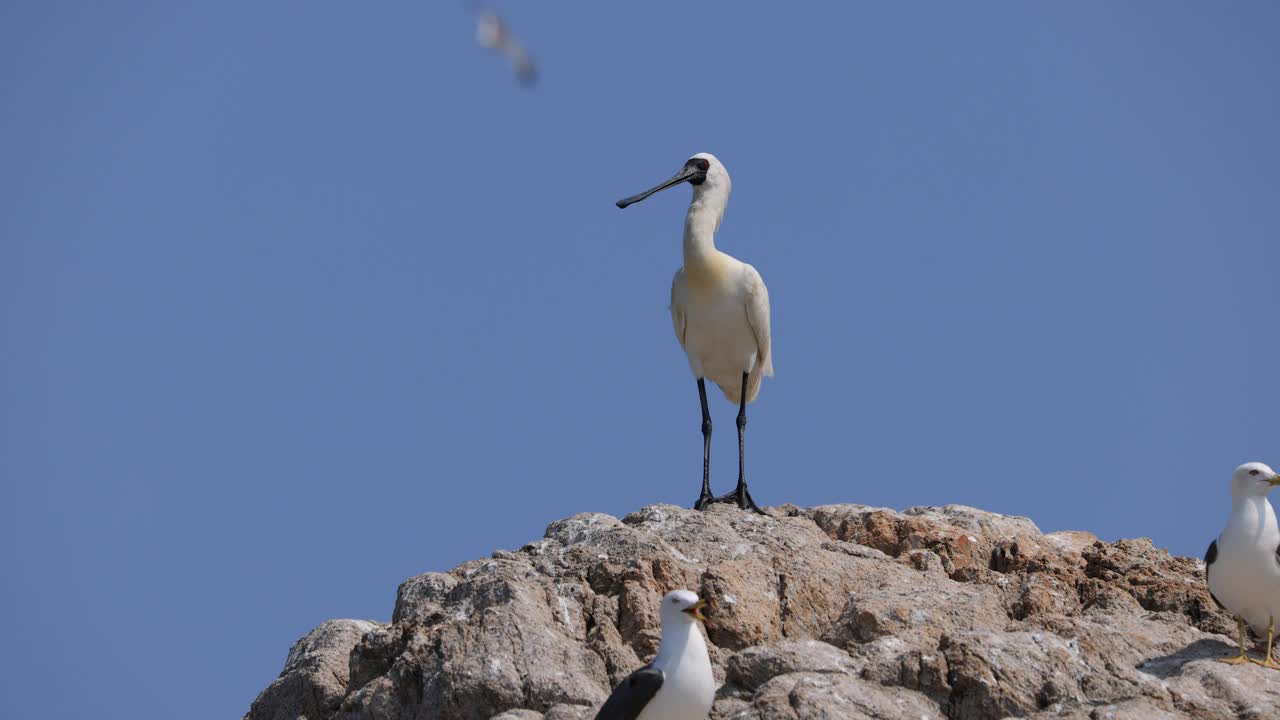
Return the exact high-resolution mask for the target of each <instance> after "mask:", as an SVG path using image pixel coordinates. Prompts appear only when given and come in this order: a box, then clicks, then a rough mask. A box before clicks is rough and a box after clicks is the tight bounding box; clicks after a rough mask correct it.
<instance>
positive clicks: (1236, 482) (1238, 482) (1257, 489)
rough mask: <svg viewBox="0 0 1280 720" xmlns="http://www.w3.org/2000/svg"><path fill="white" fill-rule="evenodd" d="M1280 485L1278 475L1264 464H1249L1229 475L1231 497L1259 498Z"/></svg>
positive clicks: (1279, 476)
mask: <svg viewBox="0 0 1280 720" xmlns="http://www.w3.org/2000/svg"><path fill="white" fill-rule="evenodd" d="M1277 485H1280V475H1277V474H1276V471H1275V470H1272V469H1271V468H1270V467H1268V466H1267V465H1266V464H1264V463H1260V462H1249V463H1245V464H1243V465H1241V466H1240V467H1238V468H1236V471H1235V472H1233V473H1231V497H1250V496H1254V497H1261V496H1264V495H1266V494H1267V493H1269V492H1271V488H1273V487H1275V486H1277Z"/></svg>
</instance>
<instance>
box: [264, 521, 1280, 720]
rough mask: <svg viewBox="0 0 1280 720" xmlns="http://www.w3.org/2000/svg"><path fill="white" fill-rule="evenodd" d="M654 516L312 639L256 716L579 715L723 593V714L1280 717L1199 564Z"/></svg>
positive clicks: (314, 719) (721, 718) (425, 718)
mask: <svg viewBox="0 0 1280 720" xmlns="http://www.w3.org/2000/svg"><path fill="white" fill-rule="evenodd" d="M770 512H771V513H772V514H771V516H770V517H760V516H757V515H752V514H748V513H743V512H739V511H737V510H736V509H733V508H730V507H727V506H724V505H715V506H713V507H712V508H711V509H710V510H708V511H707V512H695V511H692V510H686V509H683V508H678V507H674V506H670V505H653V506H650V507H646V508H644V509H643V510H640V511H639V512H636V513H632V514H631V515H628V516H627V517H625V518H623V519H622V520H618V519H617V518H614V517H610V516H608V515H602V514H598V513H584V514H581V515H575V516H573V517H570V518H567V519H564V520H559V521H556V522H553V523H551V525H550V526H549V527H548V528H547V532H546V536H545V537H544V538H543V539H541V540H538V541H536V542H533V543H530V544H528V545H526V546H524V547H523V548H521V549H520V550H519V551H517V552H506V551H498V552H495V553H494V554H493V557H491V558H489V559H486V560H475V561H472V562H468V563H464V564H462V565H460V566H458V567H456V568H454V569H453V570H450V571H449V572H447V573H426V574H424V575H419V576H417V577H414V578H411V579H409V580H407V581H405V582H404V583H403V584H402V585H401V586H400V589H399V591H398V592H397V594H396V604H395V611H394V613H393V614H392V622H391V623H390V624H387V625H382V624H378V623H370V622H365V621H353V620H336V621H329V622H326V623H324V624H322V625H321V626H320V627H318V628H316V629H315V630H313V631H312V632H311V633H309V634H308V635H307V636H306V637H304V638H302V639H301V640H299V641H298V643H297V644H296V645H295V646H294V648H293V650H291V651H290V653H289V658H288V661H287V662H286V663H285V667H284V671H283V672H282V673H281V675H280V677H279V678H278V679H277V680H276V681H275V682H273V683H272V684H271V685H270V686H269V687H268V688H267V689H266V690H264V691H263V692H262V694H261V695H259V697H258V699H257V700H255V701H254V703H253V705H252V707H251V708H250V710H249V712H248V714H247V715H245V720H284V719H286V718H287V719H288V720H297V719H299V718H306V719H307V720H432V719H436V718H439V719H442V720H453V719H455V718H456V719H458V720H463V719H465V720H472V719H475V720H481V719H489V718H501V720H539V719H541V720H577V719H587V720H589V719H590V718H593V717H594V715H595V710H596V708H598V707H599V705H600V703H602V702H603V701H604V699H605V698H606V697H607V696H608V693H609V692H610V690H611V688H612V686H613V685H614V684H615V683H616V682H618V681H619V680H620V679H622V678H623V677H625V676H626V675H627V674H628V673H629V672H631V671H632V670H634V669H636V668H637V667H639V666H640V665H642V664H643V663H644V662H646V661H648V660H649V659H650V658H651V657H652V655H653V653H654V651H655V649H656V648H657V643H658V634H659V631H658V612H657V606H658V600H659V598H660V597H661V596H662V595H663V594H664V593H665V592H667V591H669V590H672V589H674V588H679V587H687V588H690V589H693V590H695V591H697V592H698V593H699V594H701V595H702V596H703V597H705V598H707V599H708V601H709V603H710V607H709V608H708V612H707V614H708V617H709V623H708V625H707V627H706V631H707V637H708V640H709V648H710V651H711V659H712V662H713V664H714V666H715V670H716V680H717V682H719V683H721V688H720V690H719V694H718V696H717V700H716V704H715V707H714V708H713V710H712V713H711V717H712V718H713V719H714V720H728V719H729V718H742V719H744V720H745V719H753V718H758V719H760V720H764V719H765V718H784V719H787V718H792V719H795V720H801V719H804V720H808V719H810V718H813V719H816V718H911V719H912V720H918V719H919V718H965V719H968V718H973V719H975V720H981V719H984V718H1005V717H1019V718H1034V719H1037V720H1038V719H1041V718H1079V719H1081V720H1083V719H1085V718H1089V719H1090V720H1126V719H1130V720H1137V719H1139V718H1223V719H1224V720H1226V719H1228V718H1231V719H1234V718H1258V719H1261V718H1280V672H1276V671H1273V670H1267V669H1264V668H1261V667H1258V666H1256V665H1250V666H1245V667H1233V666H1228V665H1225V664H1222V663H1218V662H1215V658H1218V657H1224V656H1226V655H1227V654H1228V653H1230V652H1232V651H1233V649H1234V644H1233V643H1232V642H1231V637H1230V634H1231V633H1232V632H1233V625H1232V623H1231V621H1230V618H1228V617H1227V616H1226V614H1225V613H1223V611H1221V610H1220V609H1218V608H1217V607H1216V606H1215V605H1214V603H1213V601H1212V600H1211V599H1210V597H1209V594H1208V591H1207V590H1206V588H1205V584H1204V581H1203V568H1202V566H1201V564H1200V563H1199V562H1198V561H1197V560H1194V559H1191V558H1185V557H1171V556H1170V555H1169V554H1168V553H1166V552H1164V551H1163V550H1159V549H1156V548H1155V547H1153V546H1152V544H1151V542H1150V541H1149V540H1145V539H1141V540H1121V541H1119V542H1115V543H1103V542H1100V541H1098V540H1097V539H1096V538H1094V537H1093V536H1092V535H1089V534H1088V533H1079V532H1063V533H1053V534H1049V535H1045V534H1042V533H1041V532H1040V531H1039V529H1038V528H1036V526H1035V525H1034V524H1033V523H1032V522H1031V521H1029V520H1027V519H1026V518H1020V517H1011V516H1006V515H997V514H993V513H988V512H983V511H981V510H976V509H973V508H968V507H963V506H957V505H949V506H946V507H940V508H933V507H928V508H911V509H909V510H906V511H903V512H895V511H893V510H886V509H884V508H874V507H867V506H863V505H828V506H822V507H814V508H809V509H801V508H797V507H794V506H789V505H788V506H781V507H777V508H772V509H771V511H770Z"/></svg>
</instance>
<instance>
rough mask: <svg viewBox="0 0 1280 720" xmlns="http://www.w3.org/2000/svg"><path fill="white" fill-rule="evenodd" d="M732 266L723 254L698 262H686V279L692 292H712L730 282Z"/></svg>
mask: <svg viewBox="0 0 1280 720" xmlns="http://www.w3.org/2000/svg"><path fill="white" fill-rule="evenodd" d="M730 269H731V265H730V263H729V259H728V258H727V257H725V256H724V255H721V254H716V255H712V256H711V257H709V258H706V259H705V260H700V261H698V262H689V261H685V264H684V277H685V282H687V283H688V284H689V289H690V290H710V289H713V288H718V287H722V286H724V285H726V284H728V282H729V273H730Z"/></svg>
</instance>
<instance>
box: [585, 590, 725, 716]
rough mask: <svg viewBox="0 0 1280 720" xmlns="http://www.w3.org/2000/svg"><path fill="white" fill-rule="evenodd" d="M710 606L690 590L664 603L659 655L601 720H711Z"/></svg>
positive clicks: (618, 692)
mask: <svg viewBox="0 0 1280 720" xmlns="http://www.w3.org/2000/svg"><path fill="white" fill-rule="evenodd" d="M706 605H707V602H706V601H705V600H699V599H698V596H697V595H695V594H694V593H692V592H690V591H688V590H672V591H671V592H669V593H667V594H666V596H665V597H663V598H662V608H661V612H660V613H659V617H660V618H661V619H662V639H661V640H659V641H658V654H657V656H655V657H654V658H653V662H651V663H649V664H648V665H645V666H644V667H642V668H640V669H639V670H637V671H635V672H633V673H631V674H630V675H628V676H627V679H625V680H623V681H622V682H621V683H620V684H619V685H618V687H617V688H615V689H614V691H613V694H612V695H610V696H609V699H608V700H606V701H605V703H604V706H603V707H601V708H600V712H599V713H597V714H596V720H706V718H707V713H709V712H711V703H712V702H713V701H714V700H715V697H716V680H715V678H714V677H713V676H712V675H711V658H709V657H707V644H706V642H705V641H703V639H702V633H701V632H699V631H698V622H699V621H702V620H704V619H705V618H703V617H702V608H704V607H706Z"/></svg>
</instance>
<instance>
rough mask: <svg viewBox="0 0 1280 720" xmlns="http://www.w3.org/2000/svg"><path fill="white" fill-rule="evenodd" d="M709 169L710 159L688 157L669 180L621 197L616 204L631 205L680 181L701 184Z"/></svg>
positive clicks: (622, 206)
mask: <svg viewBox="0 0 1280 720" xmlns="http://www.w3.org/2000/svg"><path fill="white" fill-rule="evenodd" d="M710 169H711V161H710V160H707V159H706V158H698V157H693V158H689V159H688V160H687V161H685V164H684V167H683V168H681V169H680V172H678V173H676V174H675V175H674V176H672V178H671V179H670V180H667V181H666V182H664V183H661V184H658V185H655V186H653V187H651V188H649V189H648V190H645V191H644V192H642V193H640V194H639V195H632V196H631V197H629V198H623V199H621V200H619V201H618V203H617V205H618V207H620V208H624V207H626V206H628V205H633V204H635V203H638V202H640V201H641V200H643V199H645V198H647V197H649V196H650V195H652V194H654V193H656V192H660V191H662V190H666V189H667V188H669V187H672V186H673V185H679V184H680V183H682V182H687V183H689V184H691V185H701V184H702V183H704V182H706V180H707V171H708V170H710Z"/></svg>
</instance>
